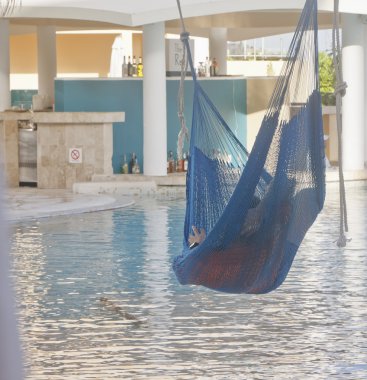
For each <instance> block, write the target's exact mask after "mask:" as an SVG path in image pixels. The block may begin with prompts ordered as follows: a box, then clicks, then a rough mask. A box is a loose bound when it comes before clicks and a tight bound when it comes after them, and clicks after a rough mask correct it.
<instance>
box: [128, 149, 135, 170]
mask: <svg viewBox="0 0 367 380" xmlns="http://www.w3.org/2000/svg"><path fill="white" fill-rule="evenodd" d="M135 159H136V155H135V153H132V154H131V160H130V162H129V173H131V174H133V173H134V170H135V169H134V166H135Z"/></svg>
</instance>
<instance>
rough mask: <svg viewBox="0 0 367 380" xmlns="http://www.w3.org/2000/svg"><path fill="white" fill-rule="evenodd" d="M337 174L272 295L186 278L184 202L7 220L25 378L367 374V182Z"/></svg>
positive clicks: (145, 202) (352, 376)
mask: <svg viewBox="0 0 367 380" xmlns="http://www.w3.org/2000/svg"><path fill="white" fill-rule="evenodd" d="M347 196H348V206H349V221H350V233H349V234H348V236H349V237H351V238H352V239H353V240H352V241H351V242H350V243H349V245H348V246H347V248H346V249H339V248H337V247H336V245H335V243H334V241H335V240H336V239H337V231H338V216H337V215H338V210H337V207H338V198H337V191H336V188H335V186H334V185H331V186H330V188H329V190H328V196H327V202H326V205H325V209H324V211H323V213H322V214H321V215H320V217H319V218H318V220H317V221H316V223H315V224H314V226H313V227H312V229H311V231H310V232H309V234H308V235H307V236H306V239H305V241H304V242H303V244H302V246H301V249H300V251H299V252H298V254H297V256H296V259H295V262H294V265H293V267H292V269H291V271H290V273H289V275H288V278H287V279H286V281H285V283H284V284H283V285H282V286H281V287H280V288H279V289H278V290H277V291H275V292H272V293H270V294H267V295H261V296H254V295H229V294H221V293H216V292H213V291H210V290H207V289H204V288H200V287H191V286H185V287H183V286H180V285H179V284H178V283H177V281H176V279H175V276H174V273H173V272H172V270H171V260H172V258H173V257H174V256H175V255H176V254H177V253H179V252H180V249H181V243H182V241H181V239H182V228H183V218H184V201H183V200H166V201H156V200H153V199H146V200H141V201H138V202H137V204H136V205H134V206H132V207H129V208H127V209H121V210H115V211H104V212H96V213H89V214H81V215H72V216H62V217H54V218H49V219H45V220H39V221H36V222H32V223H26V224H17V225H14V226H13V228H12V259H13V260H12V261H13V265H12V274H13V276H14V278H15V282H16V295H17V303H18V306H19V317H20V330H21V339H22V345H23V348H24V352H25V364H26V370H27V379H37V380H43V379H63V380H64V379H103V380H108V379H122V378H124V379H201V378H204V379H205V378H210V379H270V378H272V379H273V378H274V379H305V378H307V379H325V378H333V379H334V378H336V379H357V378H365V377H366V375H367V310H366V306H365V305H366V301H367V238H366V222H367V211H366V201H367V186H366V184H365V183H357V184H353V185H349V186H348V193H347Z"/></svg>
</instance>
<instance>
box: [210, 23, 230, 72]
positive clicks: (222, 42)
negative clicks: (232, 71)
mask: <svg viewBox="0 0 367 380" xmlns="http://www.w3.org/2000/svg"><path fill="white" fill-rule="evenodd" d="M209 54H210V58H211V59H213V58H215V59H216V61H217V62H218V66H219V70H218V71H219V74H220V75H226V74H227V28H211V29H210V35H209Z"/></svg>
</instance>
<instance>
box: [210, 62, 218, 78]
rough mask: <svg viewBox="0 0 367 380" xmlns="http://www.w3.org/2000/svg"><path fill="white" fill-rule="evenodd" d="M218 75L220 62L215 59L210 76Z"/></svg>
mask: <svg viewBox="0 0 367 380" xmlns="http://www.w3.org/2000/svg"><path fill="white" fill-rule="evenodd" d="M217 75H218V62H217V60H216V59H215V58H213V60H212V64H211V65H210V76H211V77H215V76H217Z"/></svg>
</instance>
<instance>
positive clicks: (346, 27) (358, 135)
mask: <svg viewBox="0 0 367 380" xmlns="http://www.w3.org/2000/svg"><path fill="white" fill-rule="evenodd" d="M342 25H343V33H342V35H343V76H344V80H345V82H346V83H347V85H348V88H347V93H346V95H345V96H344V98H343V161H344V169H345V170H362V169H364V160H365V125H364V121H365V110H364V107H365V92H364V88H365V74H364V72H365V68H364V25H363V24H362V20H361V18H360V16H359V15H355V14H343V16H342Z"/></svg>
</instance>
